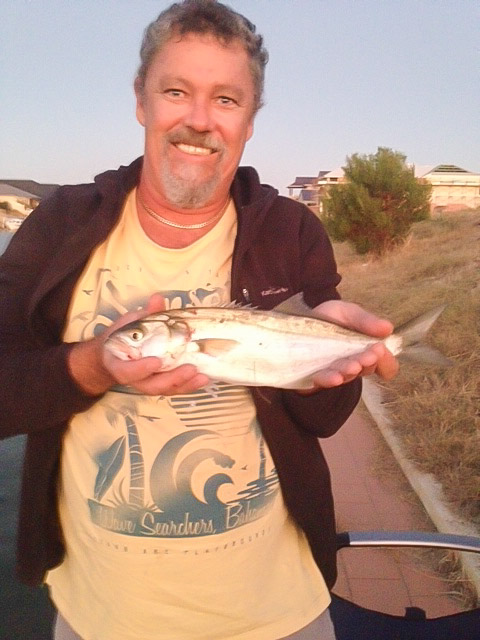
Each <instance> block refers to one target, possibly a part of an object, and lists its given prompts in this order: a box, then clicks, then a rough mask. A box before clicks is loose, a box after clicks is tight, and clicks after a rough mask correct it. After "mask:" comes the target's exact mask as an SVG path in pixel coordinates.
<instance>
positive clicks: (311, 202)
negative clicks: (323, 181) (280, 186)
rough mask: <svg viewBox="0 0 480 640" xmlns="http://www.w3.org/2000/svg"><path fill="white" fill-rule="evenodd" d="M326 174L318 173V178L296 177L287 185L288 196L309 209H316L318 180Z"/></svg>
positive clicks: (323, 172)
mask: <svg viewBox="0 0 480 640" xmlns="http://www.w3.org/2000/svg"><path fill="white" fill-rule="evenodd" d="M325 173H328V171H319V172H318V176H297V177H296V178H295V180H294V182H292V184H289V185H288V187H287V189H288V195H289V196H290V198H293V200H298V201H299V202H303V204H306V205H308V206H310V207H316V206H317V205H318V180H319V178H320V177H321V176H322V175H324V174H325Z"/></svg>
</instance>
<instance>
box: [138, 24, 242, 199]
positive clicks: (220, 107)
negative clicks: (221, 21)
mask: <svg viewBox="0 0 480 640" xmlns="http://www.w3.org/2000/svg"><path fill="white" fill-rule="evenodd" d="M253 109H254V86H253V80H252V75H251V72H250V68H249V64H248V55H247V53H246V51H245V50H244V49H243V47H242V46H241V45H240V44H239V43H237V42H235V41H234V42H232V43H230V44H229V45H227V46H223V45H222V44H221V43H220V42H219V41H218V40H217V39H216V38H214V37H212V36H207V35H205V36H200V35H196V34H187V35H186V36H184V37H182V38H181V39H180V40H179V39H177V38H175V37H174V38H172V39H171V40H169V41H168V42H167V44H166V45H165V46H164V47H163V48H162V49H161V50H160V51H159V52H158V53H157V55H156V56H155V58H154V59H153V61H152V64H151V66H150V68H149V70H148V73H147V77H146V80H145V87H144V90H143V92H141V93H140V92H139V91H138V89H137V118H138V121H139V122H140V124H142V125H143V126H144V127H145V158H144V169H143V170H144V175H145V177H146V179H147V180H148V182H149V185H150V188H153V189H154V191H155V193H154V194H152V195H155V196H156V197H157V198H158V199H159V200H161V199H164V200H166V202H167V203H169V204H174V205H176V206H179V207H185V208H187V207H188V208H200V207H203V206H205V205H208V204H211V203H216V202H217V201H218V202H219V203H220V202H223V201H225V199H226V198H227V194H228V192H229V190H230V185H231V182H232V180H233V176H234V173H235V171H236V169H237V167H238V164H239V162H240V158H241V156H242V153H243V149H244V147H245V143H246V142H247V140H248V139H249V138H250V137H251V135H252V133H253Z"/></svg>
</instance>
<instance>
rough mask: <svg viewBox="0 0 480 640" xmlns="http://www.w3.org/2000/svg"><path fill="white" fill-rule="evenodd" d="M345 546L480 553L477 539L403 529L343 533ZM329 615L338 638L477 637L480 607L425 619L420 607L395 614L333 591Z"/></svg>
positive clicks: (475, 639) (469, 639)
mask: <svg viewBox="0 0 480 640" xmlns="http://www.w3.org/2000/svg"><path fill="white" fill-rule="evenodd" d="M345 547H377V548H378V547H427V548H438V549H449V550H453V551H469V552H473V553H480V538H477V537H473V536H458V535H452V534H441V533H424V532H405V531H387V532H383V531H362V532H344V533H340V534H338V536H337V548H338V550H340V549H343V548H345ZM331 614H332V619H333V623H334V626H335V632H336V635H337V638H338V640H480V609H474V610H472V611H464V612H461V613H456V614H454V615H447V616H442V617H440V618H427V617H426V615H425V612H424V611H423V609H420V608H417V607H408V608H406V611H405V615H404V616H394V615H389V614H386V613H381V612H379V611H372V610H370V609H366V608H364V607H360V606H358V605H356V604H354V603H353V602H350V601H348V600H345V599H344V598H341V597H340V596H337V595H335V594H333V596H332V604H331Z"/></svg>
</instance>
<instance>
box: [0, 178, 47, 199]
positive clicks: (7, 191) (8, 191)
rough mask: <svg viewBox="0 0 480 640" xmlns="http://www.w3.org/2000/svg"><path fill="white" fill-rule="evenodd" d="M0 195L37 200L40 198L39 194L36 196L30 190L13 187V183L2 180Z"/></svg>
mask: <svg viewBox="0 0 480 640" xmlns="http://www.w3.org/2000/svg"><path fill="white" fill-rule="evenodd" d="M0 196H17V198H29V199H32V198H34V199H36V200H38V198H39V196H36V195H35V194H33V193H30V192H29V191H23V189H18V188H17V187H12V185H11V184H7V183H5V182H0Z"/></svg>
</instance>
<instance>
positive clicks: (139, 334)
mask: <svg viewBox="0 0 480 640" xmlns="http://www.w3.org/2000/svg"><path fill="white" fill-rule="evenodd" d="M130 337H131V339H132V340H133V341H134V342H139V341H140V340H141V339H142V338H143V331H142V330H141V329H134V330H133V331H132V332H131V333H130Z"/></svg>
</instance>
